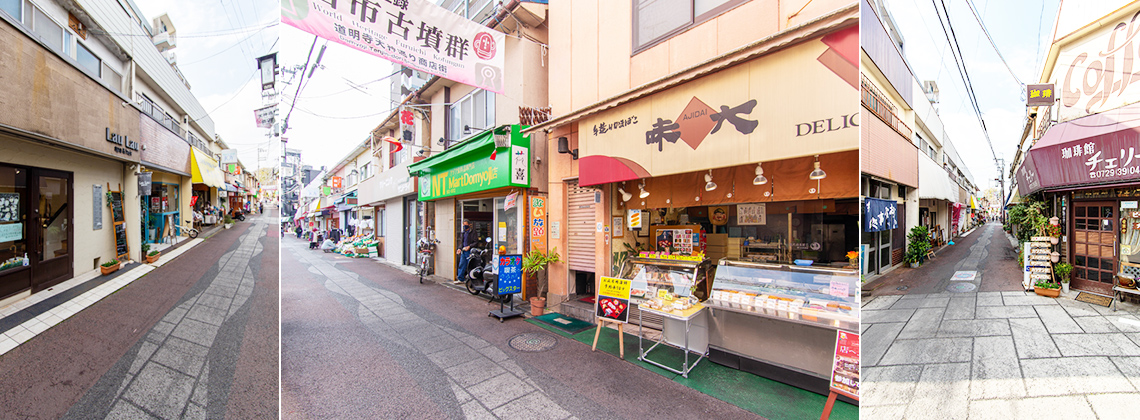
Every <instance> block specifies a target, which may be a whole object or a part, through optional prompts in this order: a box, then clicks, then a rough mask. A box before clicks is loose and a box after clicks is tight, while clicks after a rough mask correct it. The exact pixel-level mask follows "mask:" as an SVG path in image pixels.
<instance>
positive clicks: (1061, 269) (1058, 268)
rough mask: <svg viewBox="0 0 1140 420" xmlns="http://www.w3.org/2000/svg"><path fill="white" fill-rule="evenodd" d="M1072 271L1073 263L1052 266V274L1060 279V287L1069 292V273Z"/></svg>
mask: <svg viewBox="0 0 1140 420" xmlns="http://www.w3.org/2000/svg"><path fill="white" fill-rule="evenodd" d="M1072 272H1073V265H1072V264H1069V263H1060V264H1057V265H1054V266H1053V274H1056V275H1057V278H1058V279H1061V288H1062V289H1064V291H1065V293H1069V274H1070V273H1072Z"/></svg>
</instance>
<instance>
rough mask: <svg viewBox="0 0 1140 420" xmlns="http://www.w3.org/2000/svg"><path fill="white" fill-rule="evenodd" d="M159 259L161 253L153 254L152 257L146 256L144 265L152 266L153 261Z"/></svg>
mask: <svg viewBox="0 0 1140 420" xmlns="http://www.w3.org/2000/svg"><path fill="white" fill-rule="evenodd" d="M161 257H162V253H161V252H159V253H157V254H154V255H147V256H146V263H147V264H153V263H154V262H155V261H158V259H159V258H161Z"/></svg>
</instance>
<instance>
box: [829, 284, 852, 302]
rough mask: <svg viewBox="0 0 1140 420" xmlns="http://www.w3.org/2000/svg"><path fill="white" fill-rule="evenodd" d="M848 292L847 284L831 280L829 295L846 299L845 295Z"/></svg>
mask: <svg viewBox="0 0 1140 420" xmlns="http://www.w3.org/2000/svg"><path fill="white" fill-rule="evenodd" d="M849 291H850V289H849V288H848V285H847V282H845V281H843V280H832V281H831V289H830V293H828V294H830V295H832V296H835V297H841V298H845V297H847V293H848V292H849Z"/></svg>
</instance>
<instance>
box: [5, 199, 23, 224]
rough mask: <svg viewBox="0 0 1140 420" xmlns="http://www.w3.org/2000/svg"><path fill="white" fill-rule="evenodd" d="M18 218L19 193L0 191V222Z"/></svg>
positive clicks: (13, 220)
mask: <svg viewBox="0 0 1140 420" xmlns="http://www.w3.org/2000/svg"><path fill="white" fill-rule="evenodd" d="M19 219H20V193H0V222H15V221H16V220H19Z"/></svg>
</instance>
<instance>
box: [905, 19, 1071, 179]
mask: <svg viewBox="0 0 1140 420" xmlns="http://www.w3.org/2000/svg"><path fill="white" fill-rule="evenodd" d="M936 1H938V2H939V5H941V4H942V0H936ZM972 1H973V3H974V7H975V8H976V9H977V11H978V14H979V16H981V18H982V22H983V23H984V24H985V26H986V29H987V30H989V33H990V35H991V36H992V37H993V40H994V43H995V44H996V45H997V48H998V49H999V50H1000V52H1001V54H1002V56H1004V57H1005V61H1006V62H1007V63H1009V66H1010V67H1011V68H1012V69H1013V72H1014V74H1016V75H1017V77H1018V78H1019V79H1021V82H1023V83H1036V82H1037V79H1038V78H1040V75H1041V65H1042V63H1043V62H1044V57H1045V52H1046V51H1047V50H1048V48H1049V42H1050V41H1049V39H1050V38H1051V37H1052V34H1053V22H1054V20H1055V18H1056V15H1057V7H1058V1H1059V0H1044V1H1040V0H1038V1H1033V2H1024V1H1016V2H1013V1H999V0H991V1H986V0H972ZM884 3H885V4H886V7H887V8H888V10H890V13H891V15H892V17H893V18H894V21H895V24H896V25H897V26H898V28H899V32H901V33H902V36H903V38H904V41H905V42H904V49H905V51H904V54H905V55H906V59H907V61H908V62H909V63H910V66H911V70H912V71H914V74H915V77H916V78H917V79H918V80H935V81H936V82H937V83H938V87H939V90H940V91H941V95H940V96H941V98H940V103H939V104H937V105H935V107H936V108H937V109H938V111H939V114H940V116H941V118H942V122H943V124H944V125H945V126H946V130H947V132H948V134H949V136H950V140H951V141H952V142H953V143H954V146H955V148H956V149H957V150H958V153H959V154H960V155H961V157H962V159H963V160H965V164H966V166H967V167H968V168H969V170H970V172H972V173H973V176H974V183H975V184H976V185H978V187H979V188H981V189H982V190H985V189H987V188H989V187H992V186H996V184H995V183H994V182H993V181H992V180H993V179H994V178H996V177H997V169H996V167H995V165H994V163H993V155H992V154H991V153H990V147H989V145H987V143H986V140H985V136H984V135H983V134H982V128H981V125H980V124H979V123H978V117H977V116H976V114H975V113H974V110H973V109H972V108H971V106H970V102H969V100H968V99H967V97H966V93H965V92H966V90H965V84H964V82H963V81H962V77H961V76H960V75H959V73H958V71H957V70H956V69H955V63H954V59H953V57H952V56H951V52H950V50H949V43H948V42H947V38H946V36H945V35H944V34H943V31H942V26H941V25H940V24H939V21H938V15H936V14H935V9H934V3H933V1H922V0H884ZM945 4H946V7H947V8H949V10H950V23H951V25H952V26H953V28H954V32H955V34H956V36H957V39H958V43H959V44H958V45H959V48H960V49H961V51H962V55H963V56H964V58H965V64H966V70H967V72H968V74H969V77H970V79H971V81H972V82H973V87H974V93H975V95H976V96H977V100H978V106H979V108H981V110H982V116H983V118H984V119H985V122H986V128H987V131H989V134H990V139H991V140H992V141H993V147H994V151H995V152H996V153H997V156H998V157H999V158H1005V161H1006V171H1007V172H1006V173H1008V170H1009V168H1008V167H1009V165H1010V164H1011V163H1012V160H1013V155H1014V153H1015V152H1016V151H1017V143H1018V141H1019V140H1020V136H1021V132H1022V129H1023V128H1024V127H1025V125H1024V124H1025V100H1024V98H1023V90H1022V88H1021V86H1019V85H1018V83H1017V81H1015V80H1014V78H1013V76H1011V75H1010V73H1009V71H1008V70H1006V67H1005V65H1003V64H1002V62H1001V60H1000V59H999V58H998V55H997V53H995V52H994V49H993V47H991V46H990V44H989V41H987V40H986V37H985V35H984V34H983V33H982V31H981V28H980V26H979V25H978V21H977V20H975V18H974V16H973V14H971V13H970V9H969V7H968V6H967V4H966V2H965V1H962V0H957V1H945ZM944 19H945V18H944ZM1006 188H1007V190H1006V192H1007V193H1008V188H1009V184H1008V181H1007V184H1006Z"/></svg>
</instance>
